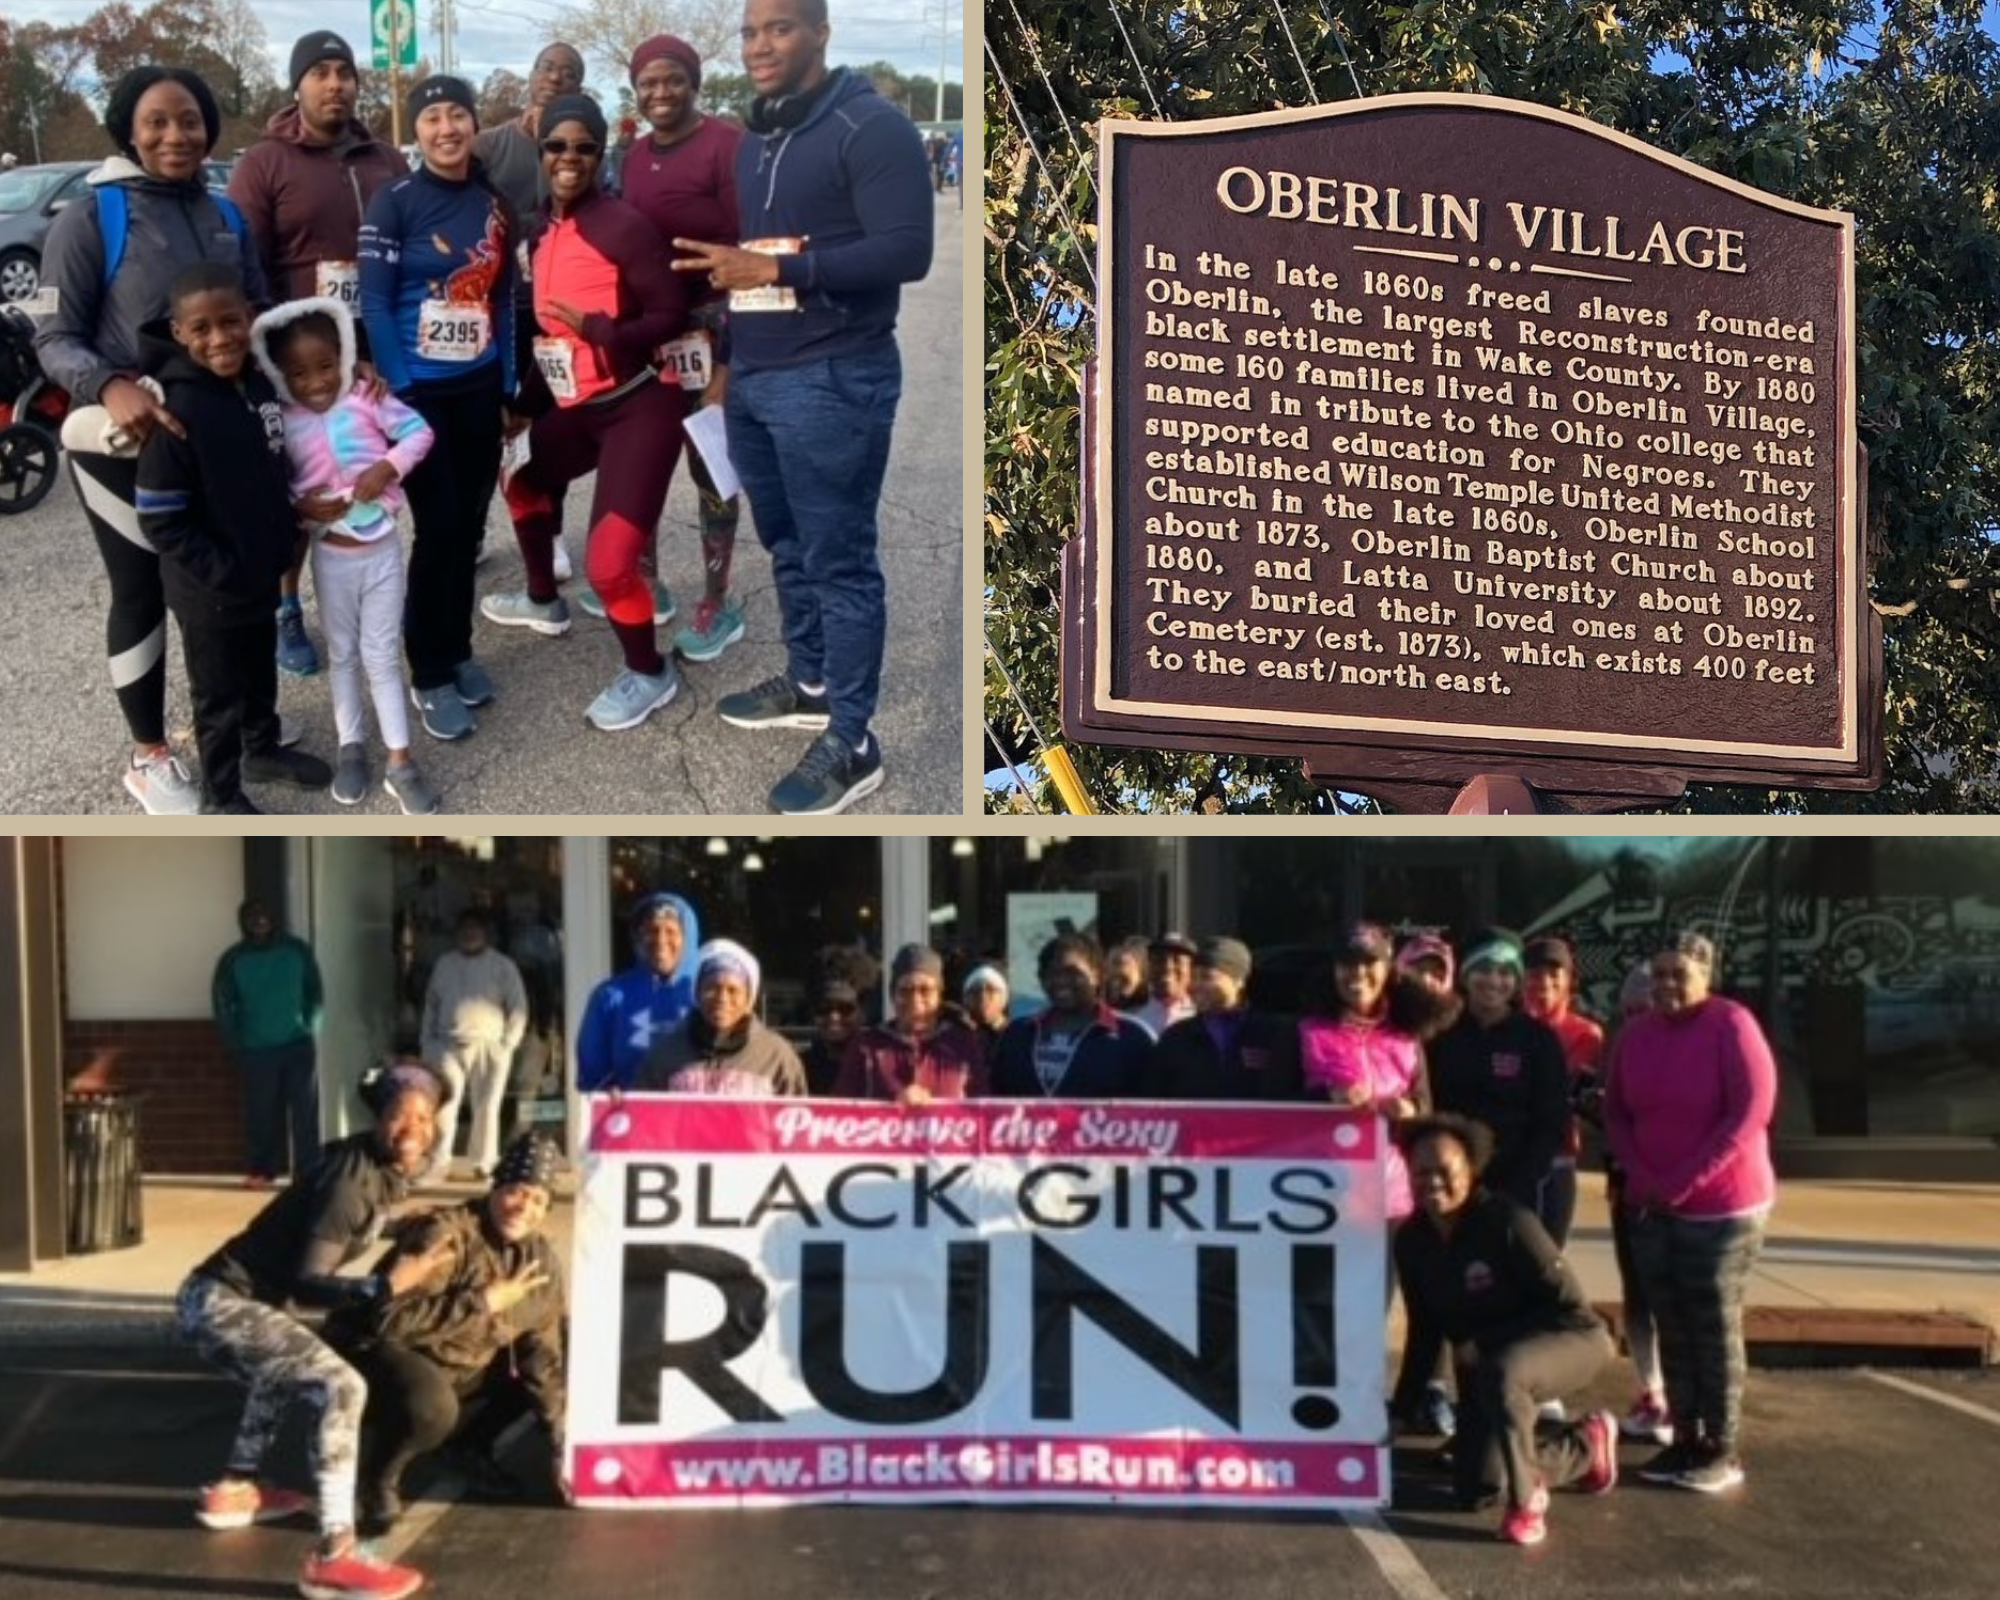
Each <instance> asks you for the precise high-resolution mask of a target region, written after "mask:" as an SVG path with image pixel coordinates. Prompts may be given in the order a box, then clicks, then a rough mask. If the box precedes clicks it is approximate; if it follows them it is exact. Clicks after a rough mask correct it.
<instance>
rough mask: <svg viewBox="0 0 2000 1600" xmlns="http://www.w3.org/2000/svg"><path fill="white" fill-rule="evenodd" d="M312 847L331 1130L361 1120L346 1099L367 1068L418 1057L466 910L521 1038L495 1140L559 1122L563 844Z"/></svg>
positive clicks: (564, 1049) (565, 1033)
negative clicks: (523, 997)
mask: <svg viewBox="0 0 2000 1600" xmlns="http://www.w3.org/2000/svg"><path fill="white" fill-rule="evenodd" d="M312 852H313V853H312V864H313V871H312V877H311V895H312V925H313V943H314V947H315V950H316V951H317V953H318V956H319V961H320V967H321V970H322V973H323V974H324V976H325V979H326V985H327V993H328V995H329V996H330V997H331V1002H332V1003H331V1004H330V1005H329V1007H328V1014H327V1020H326V1025H325V1033H324V1039H323V1048H322V1060H323V1061H324V1062H325V1063H326V1065H325V1067H323V1068H322V1071H323V1073H324V1072H335V1073H337V1074H338V1075H339V1081H341V1082H342V1083H343V1084H344V1085H345V1086H346V1088H347V1090H348V1093H347V1095H346V1096H345V1097H344V1099H345V1104H344V1106H342V1107H340V1108H339V1109H338V1114H339V1115H340V1116H343V1117H344V1119H345V1120H344V1122H343V1123H342V1125H341V1126H339V1127H337V1128H335V1129H334V1130H333V1131H334V1132H343V1131H347V1130H348V1129H350V1128H353V1127H358V1126H361V1125H362V1120H363V1117H364V1113H363V1112H362V1110H361V1107H360V1103H359V1101H358V1100H356V1099H355V1098H354V1095H353V1092H352V1091H353V1089H354V1086H355V1085H356V1084H357V1083H359V1081H360V1079H361V1076H362V1074H363V1073H364V1072H366V1071H367V1069H368V1068H369V1067H371V1066H373V1065H375V1064H377V1063H379V1062H381V1061H384V1060H387V1059H389V1058H390V1057H392V1056H414V1055H416V1054H417V1053H418V1051H419V1049H420V1046H421V1034H422V1029H423V1015H424V995H425V992H426V989H427V988H428V986H429V983H430V976H431V968H432V967H433V966H434V965H436V962H437V959H438V957H439V956H441V955H442V954H444V953H445V952H446V951H447V950H450V949H451V948H452V947H453V944H454V943H455V940H456V932H457V922H458V917H459V914H460V913H461V912H463V911H465V910H468V909H471V908H475V907H476V908H477V909H479V910H482V911H484V912H486V914H487V916H488V918H489V919H490V921H491V924H492V928H493V944H494V947H495V948H496V949H498V950H501V951H503V952H504V953H505V954H507V955H508V956H510V957H511V958H512V959H513V961H514V963H515V965H516V966H518V967H519V968H520V969H521V979H522V983H523V985H524V987H525V988H526V989H527V992H528V1011H529V1025H528V1034H527V1037H526V1039H525V1040H524V1041H523V1042H522V1045H521V1049H520V1051H519V1053H518V1054H517V1055H516V1056H515V1059H514V1072H513V1078H512V1081H511V1084H510V1087H509V1093H508V1101H507V1112H506V1119H505V1121H504V1122H503V1125H502V1126H503V1132H504V1133H511V1131H512V1130H513V1129H514V1127H516V1126H519V1125H525V1124H526V1123H527V1122H530V1121H534V1122H546V1123H560V1122H561V1120H562V1116H563V1100H562V1095H563V1084H564V1081H565V1079H566V1076H567V1070H568V1059H569V1031H570V1030H569V1028H568V1026H567V1024H566V1021H565V1017H564V1010H563V937H562V897H561V874H562V852H563V846H562V841H561V840H560V839H546V838H462V839H431V838H422V839H320V840H315V841H314V842H313V846H312ZM326 1098H328V1099H329V1100H332V1099H333V1098H334V1097H333V1096H330V1095H329V1096H327V1097H326ZM329 1114H330V1115H333V1114H335V1112H334V1108H332V1107H330V1108H329Z"/></svg>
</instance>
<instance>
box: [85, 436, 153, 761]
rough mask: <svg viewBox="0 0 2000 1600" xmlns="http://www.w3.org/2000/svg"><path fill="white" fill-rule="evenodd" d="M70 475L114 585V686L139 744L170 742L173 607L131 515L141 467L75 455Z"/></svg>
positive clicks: (108, 628)
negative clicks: (170, 619) (169, 647)
mask: <svg viewBox="0 0 2000 1600" xmlns="http://www.w3.org/2000/svg"><path fill="white" fill-rule="evenodd" d="M69 466H70V475H71V478H72V480H73V481H74V483H75V484H76V497H77V499H78V500H80V501H82V502H83V514H84V516H85V517H86V518H87V519H88V520H89V522H90V531H91V533H92V534H93V535H94V536H95V537H96V539H97V554H98V557H99V559H100V560H102V561H103V563H104V573H105V576H106V577H108V578H109V579H110V580H111V614H110V616H109V618H108V619H107V621H106V625H105V637H104V651H105V654H106V655H107V656H108V657H109V658H110V662H111V687H112V689H113V690H114V691H115V692H116V693H117V695H118V709H119V710H120V711H122V712H123V713H124V714H125V726H126V729H127V730H128V731H129V732H130V733H131V735H132V742H133V743H134V744H143V745H157V744H165V743H166V742H167V601H166V596H165V594H164V593H163V592H162V591H161V588H160V556H159V552H158V551H156V550H155V549H154V548H153V547H152V546H151V545H150V544H148V543H147V542H146V536H145V535H144V534H143V533H141V532H140V531H139V513H138V512H136V511H135V510H133V509H132V499H133V496H134V494H135V492H136V490H137V487H138V481H139V463H138V461H137V460H136V459H135V458H133V457H130V456H104V455H90V454H85V453H83V452H80V451H75V450H72V451H70V452H69Z"/></svg>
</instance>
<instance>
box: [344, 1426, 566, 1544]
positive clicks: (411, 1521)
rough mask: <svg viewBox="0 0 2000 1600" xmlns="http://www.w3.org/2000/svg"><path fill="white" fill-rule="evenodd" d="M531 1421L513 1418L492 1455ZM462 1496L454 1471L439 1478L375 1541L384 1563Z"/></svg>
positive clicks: (462, 1483) (461, 1483)
mask: <svg viewBox="0 0 2000 1600" xmlns="http://www.w3.org/2000/svg"><path fill="white" fill-rule="evenodd" d="M530 1425H531V1424H530V1420H529V1419H528V1418H527V1417H516V1418H515V1419H514V1420H513V1421H512V1422H510V1423H508V1424H507V1426H506V1427H505V1428H503V1429H501V1430H500V1437H499V1438H497V1439H495V1440H494V1441H493V1453H494V1454H495V1455H498V1454H499V1453H500V1452H501V1451H502V1450H505V1449H506V1448H507V1447H508V1446H509V1445H510V1444H512V1443H513V1441H514V1440H516V1439H518V1438H520V1436H521V1435H522V1434H524V1433H526V1432H527V1431H528V1428H529V1426H530ZM464 1495H465V1480H464V1479H463V1478H461V1477H459V1476H458V1474H457V1473H455V1472H446V1473H441V1474H439V1475H438V1477H437V1479H436V1480H435V1481H434V1482H433V1483H432V1484H431V1486H430V1488H429V1490H428V1491H427V1492H426V1493H425V1495H424V1497H423V1499H421V1500H419V1501H418V1502H417V1503H416V1504H415V1505H414V1506H412V1507H411V1508H410V1509H409V1510H408V1511H406V1512H404V1514H403V1516H402V1517H401V1519H400V1520H398V1522H397V1523H396V1526H395V1528H394V1530H393V1531H391V1532H390V1533H389V1534H387V1535H385V1536H384V1537H383V1538H380V1539H377V1540H375V1541H374V1543H375V1547H376V1549H377V1550H379V1551H380V1552H381V1555H382V1559H383V1560H384V1561H401V1560H402V1559H403V1552H404V1551H406V1550H408V1549H409V1548H410V1546H412V1545H413V1544H415V1543H416V1542H417V1541H418V1540H419V1539H421V1538H422V1537H423V1536H424V1535H425V1534H427V1533H429V1532H430V1531H431V1529H433V1528H435V1527H436V1526H437V1525H438V1524H439V1523H440V1522H442V1521H443V1520H444V1518H445V1514H446V1513H447V1512H449V1511H451V1510H452V1509H453V1508H455V1507H456V1506H457V1505H458V1504H459V1502H460V1500H461V1499H462V1498H463V1497H464Z"/></svg>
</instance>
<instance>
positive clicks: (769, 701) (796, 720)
mask: <svg viewBox="0 0 2000 1600" xmlns="http://www.w3.org/2000/svg"><path fill="white" fill-rule="evenodd" d="M715 709H716V711H717V713H718V714H719V715H720V716H721V718H722V720H723V721H724V722H726V723H728V724H729V725H730V726H731V727H732V728H810V729H812V730H813V731H814V732H817V731H819V730H820V729H821V728H824V727H825V726H826V724H827V720H828V718H827V707H826V696H825V695H823V694H807V693H806V692H805V690H803V689H801V688H800V687H799V686H798V685H797V684H795V683H793V682H792V680H791V679H790V678H788V677H786V676H785V675H784V674H783V673H782V672H781V673H779V674H778V675H777V676H776V677H775V678H766V679H765V680H764V681H763V682H762V683H760V684H757V685H755V686H754V687H752V688H749V689H743V690H740V691H739V692H738V693H736V694H726V695H724V696H723V697H722V698H721V699H720V700H718V701H716V702H715Z"/></svg>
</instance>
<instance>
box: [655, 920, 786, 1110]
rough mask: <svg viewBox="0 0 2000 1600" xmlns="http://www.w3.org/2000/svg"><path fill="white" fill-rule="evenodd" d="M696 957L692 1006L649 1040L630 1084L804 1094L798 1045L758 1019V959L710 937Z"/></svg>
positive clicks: (755, 1095) (750, 1095)
mask: <svg viewBox="0 0 2000 1600" xmlns="http://www.w3.org/2000/svg"><path fill="white" fill-rule="evenodd" d="M696 962H697V975H696V977H695V985H694V993H695V1008H694V1010H693V1011H692V1012H691V1013H690V1014H689V1015H688V1016H687V1018H686V1019H685V1020H684V1021H682V1023H681V1024H680V1026H679V1027H677V1028H675V1029H674V1031H673V1032H672V1033H670V1034H668V1035H666V1036H665V1037H664V1038H662V1039H661V1040H660V1041H659V1042H658V1043H657V1044H655V1045H654V1046H653V1051H652V1054H651V1055H649V1056H647V1057H646V1062H645V1065H644V1066H642V1067H640V1069H639V1074H638V1078H637V1081H635V1082H634V1083H633V1085H632V1088H633V1090H634V1091H635V1092H636V1093H639V1094H657V1093H659V1092H661V1091H663V1090H664V1091H665V1092H666V1093H668V1094H725V1095H734V1096H736V1097H738V1098H740V1099H752V1100H755V1099H768V1098H770V1097H772V1096H774V1095H802V1094H804V1093H805V1092H806V1069H805V1067H804V1065H803V1064H802V1063H801V1062H800V1061H799V1056H798V1052H797V1051H796V1050H794V1049H793V1048H792V1047H791V1045H790V1044H789V1043H787V1042H786V1039H785V1036H784V1035H783V1034H781V1033H778V1032H777V1031H775V1030H774V1029H771V1028H767V1027H765V1026H764V1024H763V1023H761V1022H759V1021H758V1020H757V1017H756V1014H755V1013H756V1005H757V986H758V983H759V981H760V979H761V977H762V969H761V968H760V967H759V966H758V963H757V958H756V957H755V956H753V955H752V954H751V953H750V952H749V951H748V950H746V949H744V948H743V946H742V945H740V944H737V943H736V942H735V941H734V940H732V939H711V940H710V941H709V942H708V943H707V944H705V945H703V946H702V947H701V950H700V952H699V953H698V955H697V957H696Z"/></svg>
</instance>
